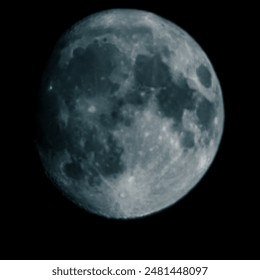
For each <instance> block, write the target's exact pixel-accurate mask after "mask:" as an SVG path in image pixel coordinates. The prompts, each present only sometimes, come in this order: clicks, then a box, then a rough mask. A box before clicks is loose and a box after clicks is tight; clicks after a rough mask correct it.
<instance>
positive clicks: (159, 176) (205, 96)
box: [37, 9, 224, 219]
mask: <svg viewBox="0 0 260 280" xmlns="http://www.w3.org/2000/svg"><path fill="white" fill-rule="evenodd" d="M38 121H39V122H38V123H39V137H38V141H37V147H38V151H39V155H40V158H41V161H42V164H43V167H44V169H45V171H46V173H47V175H48V176H49V178H50V179H51V181H52V182H53V183H54V184H55V185H56V186H57V188H58V189H59V190H61V191H62V192H63V193H64V194H65V195H66V196H67V197H68V198H69V199H71V200H72V201H73V202H75V203H76V204H77V205H79V206H80V207H82V208H84V209H86V210H87V211H89V212H92V213H95V214H98V215H101V216H106V217H109V218H117V219H126V218H136V217H142V216H145V215H148V214H152V213H155V212H157V211H160V210H162V209H164V208H166V207H168V206H170V205H173V204H174V203H175V202H177V201H178V200H179V199H181V198H183V197H184V196H185V195H186V194H187V193H188V192H189V191H190V190H191V189H192V188H193V187H194V186H195V185H196V184H197V183H198V181H199V180H200V179H201V178H202V177H203V175H204V174H205V173H206V172H207V170H208V168H209V166H210V165H211V163H212V161H213V159H214V157H215V155H216V152H217V150H218V147H219V144H220V140H221V136H222V133H223V123H224V109H223V99H222V92H221V88H220V84H219V81H218V78H217V76H216V73H215V71H214V69H213V66H212V65H211V63H210V61H209V59H208V57H207V56H206V54H205V53H204V51H203V50H202V49H201V47H200V46H199V45H198V43H196V42H195V40H194V39H193V38H192V37H191V36H190V35H188V34H187V33H186V32H185V31H184V30H183V29H181V28H180V27H178V26H177V25H175V24H174V23H172V22H170V21H168V20H166V19H163V18H162V17H160V16H157V15H155V14H153V13H150V12H145V11H141V10H125V9H115V10H107V11H103V12H100V13H97V14H93V15H91V16H89V17H87V18H85V19H83V20H82V21H80V22H79V23H77V24H75V25H74V26H73V27H71V29H70V30H68V31H67V32H66V33H65V34H63V36H62V37H61V38H60V40H59V41H58V42H57V45H56V46H55V48H54V50H53V53H52V55H51V57H50V60H49V63H48V65H47V67H46V71H45V74H44V76H43V84H42V88H41V92H40V95H39V110H38Z"/></svg>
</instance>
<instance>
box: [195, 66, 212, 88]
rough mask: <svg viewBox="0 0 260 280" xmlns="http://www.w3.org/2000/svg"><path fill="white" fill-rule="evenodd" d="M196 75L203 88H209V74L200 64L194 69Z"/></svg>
mask: <svg viewBox="0 0 260 280" xmlns="http://www.w3.org/2000/svg"><path fill="white" fill-rule="evenodd" d="M196 73H197V76H198V78H199V81H200V82H201V84H202V85H203V86H204V87H206V88H209V87H211V73H210V71H209V69H208V68H207V67H206V66H205V65H203V64H201V65H200V66H199V67H198V68H197V69H196Z"/></svg>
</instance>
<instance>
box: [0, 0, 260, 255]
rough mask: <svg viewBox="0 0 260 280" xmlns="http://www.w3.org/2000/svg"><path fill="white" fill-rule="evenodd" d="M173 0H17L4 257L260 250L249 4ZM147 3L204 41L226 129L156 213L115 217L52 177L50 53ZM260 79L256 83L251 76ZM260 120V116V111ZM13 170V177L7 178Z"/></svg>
mask: <svg viewBox="0 0 260 280" xmlns="http://www.w3.org/2000/svg"><path fill="white" fill-rule="evenodd" d="M171 2H172V1H154V2H150V1H141V0H139V1H105V0H104V1H97V0H96V1H84V0H82V1H79V0H74V1H67V2H65V3H64V2H63V1H59V2H58V1H52V2H49V3H48V2H47V1H34V2H32V3H30V4H29V3H27V4H24V3H20V4H19V5H18V4H16V3H15V2H11V5H12V7H11V9H8V11H7V10H4V9H2V13H3V14H5V13H6V14H7V15H8V19H7V20H6V25H5V26H4V28H3V29H4V30H5V31H7V32H6V33H7V34H6V35H3V34H2V36H5V37H4V38H5V42H6V43H5V44H4V45H6V46H7V49H8V51H7V52H3V53H2V60H4V59H5V58H7V60H8V61H7V67H6V68H5V73H7V74H8V78H7V79H6V80H5V84H6V85H7V86H6V90H5V92H6V93H7V94H6V95H7V101H6V102H3V103H2V104H1V105H2V106H1V107H2V112H4V117H3V118H2V126H1V127H2V131H3V137H2V138H3V139H4V140H7V143H6V144H5V145H3V146H2V155H4V156H5V157H2V163H3V167H2V168H1V170H2V174H3V175H4V178H3V181H2V184H1V185H2V186H1V197H0V199H1V207H2V210H1V240H2V243H3V245H2V247H1V249H0V258H1V259H259V258H260V256H259V252H260V245H259V236H260V231H259V229H257V221H258V223H259V209H260V207H259V195H258V194H259V181H257V180H254V179H253V177H254V176H255V175H256V174H257V166H259V163H257V162H256V161H255V159H256V157H257V156H256V147H257V145H256V144H255V143H254V141H255V140H256V139H257V138H256V137H257V129H259V125H258V126H257V124H254V120H257V117H256V113H257V111H255V110H254V109H253V105H254V103H257V100H256V98H255V96H256V94H257V87H256V83H257V80H254V78H253V74H252V72H254V70H253V68H252V67H253V66H252V65H253V64H255V62H254V57H255V56H256V55H252V54H253V53H254V52H253V46H254V44H255V43H254V37H255V36H256V35H253V31H252V26H254V24H253V22H252V18H254V17H253V16H252V12H253V10H254V8H253V7H251V6H250V5H247V6H245V5H244V4H243V5H239V4H236V5H234V6H233V7H232V8H228V7H226V6H225V5H224V4H216V3H215V2H208V4H205V5H201V6H199V5H198V4H193V5H192V6H191V5H190V4H188V3H186V2H185V3H184V4H183V5H181V4H180V3H173V2H172V3H171ZM108 8H138V9H144V10H147V11H152V12H154V13H156V14H158V15H161V16H163V17H165V18H168V19H170V20H172V21H174V22H175V23H176V24H177V25H179V26H180V27H182V28H183V29H184V30H186V31H187V32H188V33H189V34H190V35H191V36H192V37H193V38H194V39H195V40H196V41H197V42H198V43H199V44H200V45H201V47H202V48H203V49H204V50H205V52H206V53H207V55H208V57H209V59H210V60H211V62H212V64H213V66H214V68H215V71H216V73H217V75H218V78H219V80H220V83H221V87H222V91H223V98H224V105H225V114H226V116H225V117H226V119H225V130H224V134H223V138H222V142H221V145H220V149H219V152H218V154H217V156H216V158H215V161H214V162H213V164H212V166H211V167H210V169H209V171H208V172H207V174H206V175H205V177H204V178H203V179H202V180H201V181H200V183H199V184H198V185H197V186H196V188H194V189H193V190H192V191H191V192H190V193H189V194H188V195H187V196H185V197H184V198H183V199H182V200H180V201H179V202H178V203H176V204H175V205H174V206H172V207H170V208H167V209H165V210H163V211H161V212H159V213H157V214H155V215H151V216H147V217H145V218H142V219H136V220H127V221H120V220H109V219H106V218H102V217H98V216H95V215H92V214H89V213H87V212H85V211H84V210H82V209H80V208H78V207H77V206H76V205H74V204H73V203H72V202H70V201H68V200H67V199H66V198H65V197H64V196H63V195H61V193H60V192H59V191H58V190H56V188H55V187H54V186H53V185H52V184H51V183H50V181H49V180H48V178H47V177H46V176H45V174H44V172H43V169H42V167H41V164H40V161H39V158H38V155H37V151H36V150H35V146H34V139H35V132H36V125H35V113H36V106H35V105H36V100H37V94H38V90H39V88H40V81H41V75H42V72H43V70H44V67H45V65H46V62H47V59H48V57H49V55H50V53H51V51H52V49H53V47H54V44H55V43H56V41H57V39H58V38H59V37H60V36H61V34H62V33H63V32H64V31H65V30H66V29H67V28H69V27H70V26H71V25H72V24H74V23H75V22H77V21H78V20H80V19H82V18H83V17H85V16H87V15H88V14H91V13H93V12H98V11H101V10H104V9H108ZM252 80H253V81H255V83H253V82H252ZM258 119H259V118H258ZM5 177H6V179H5Z"/></svg>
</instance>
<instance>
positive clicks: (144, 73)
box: [134, 54, 171, 87]
mask: <svg viewBox="0 0 260 280" xmlns="http://www.w3.org/2000/svg"><path fill="white" fill-rule="evenodd" d="M134 73H135V79H136V81H137V83H138V84H139V85H140V86H146V87H162V86H164V85H166V84H167V83H168V82H169V81H170V80H171V76H170V72H169V69H168V66H167V65H166V64H164V63H163V62H162V60H161V57H160V55H159V54H155V55H153V56H152V57H149V56H146V55H138V56H137V58H136V61H135V67H134Z"/></svg>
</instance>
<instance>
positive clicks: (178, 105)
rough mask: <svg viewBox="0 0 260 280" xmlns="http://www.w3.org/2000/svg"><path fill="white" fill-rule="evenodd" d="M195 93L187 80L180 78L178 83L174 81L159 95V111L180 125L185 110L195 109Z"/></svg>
mask: <svg viewBox="0 0 260 280" xmlns="http://www.w3.org/2000/svg"><path fill="white" fill-rule="evenodd" d="M193 92H194V90H193V89H191V88H190V87H189V86H188V84H187V81H186V79H185V78H184V77H183V76H180V77H179V79H178V81H176V82H175V81H172V82H171V83H170V84H169V85H168V86H167V87H166V88H163V89H161V90H160V91H159V93H158V94H157V96H156V97H157V100H158V105H159V109H160V110H161V111H162V113H163V115H164V116H165V117H168V118H173V119H174V120H176V122H177V123H180V122H181V119H182V115H183V112H184V109H189V110H193V109H194V108H195V102H194V99H193Z"/></svg>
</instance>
